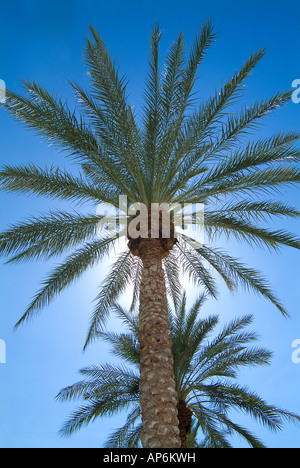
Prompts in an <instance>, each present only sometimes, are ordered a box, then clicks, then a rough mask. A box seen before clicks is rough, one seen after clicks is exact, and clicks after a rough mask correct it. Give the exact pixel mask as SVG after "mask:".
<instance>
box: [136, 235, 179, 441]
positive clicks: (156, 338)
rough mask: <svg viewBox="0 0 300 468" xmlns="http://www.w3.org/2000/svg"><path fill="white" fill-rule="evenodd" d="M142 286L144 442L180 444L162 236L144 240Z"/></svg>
mask: <svg viewBox="0 0 300 468" xmlns="http://www.w3.org/2000/svg"><path fill="white" fill-rule="evenodd" d="M139 256H140V258H141V260H142V262H143V273H142V282H141V289H140V319H139V320H140V324H139V327H140V328H139V330H140V331H139V342H140V353H141V360H140V390H141V400H140V404H141V409H142V424H143V431H142V436H141V438H142V445H143V447H145V448H162V447H163V448H172V447H180V437H179V426H178V424H179V421H178V417H177V413H178V412H177V397H176V388H175V380H174V371H173V356H172V344H171V336H170V327H169V316H168V309H167V292H166V285H165V276H164V271H163V267H162V258H163V257H164V256H165V252H164V249H163V248H162V245H161V242H160V239H143V241H142V242H141V244H140V246H139Z"/></svg>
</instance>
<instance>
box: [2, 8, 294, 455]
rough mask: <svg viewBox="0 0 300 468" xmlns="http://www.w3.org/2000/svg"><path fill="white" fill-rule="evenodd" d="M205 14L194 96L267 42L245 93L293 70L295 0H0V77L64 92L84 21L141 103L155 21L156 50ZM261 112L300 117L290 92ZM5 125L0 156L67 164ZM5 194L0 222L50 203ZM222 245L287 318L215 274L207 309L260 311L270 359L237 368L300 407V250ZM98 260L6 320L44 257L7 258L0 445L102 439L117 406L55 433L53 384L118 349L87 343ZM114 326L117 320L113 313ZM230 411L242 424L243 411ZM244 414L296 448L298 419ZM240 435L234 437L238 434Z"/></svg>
mask: <svg viewBox="0 0 300 468" xmlns="http://www.w3.org/2000/svg"><path fill="white" fill-rule="evenodd" d="M207 18H211V19H212V22H213V24H214V26H215V30H216V32H217V42H216V43H215V44H214V46H213V47H212V48H211V49H210V51H209V53H208V55H207V58H206V60H205V63H204V64H203V66H202V68H201V69H200V79H199V82H198V91H199V96H200V97H201V96H203V97H204V98H205V97H207V96H208V94H209V93H210V92H212V91H214V90H215V87H218V85H219V84H220V83H221V82H222V81H224V80H226V79H227V78H228V77H229V76H231V75H232V74H233V73H234V72H235V71H236V69H237V68H239V67H240V66H241V64H242V63H243V62H244V61H245V60H246V59H247V58H248V56H249V55H250V53H251V52H252V51H254V50H256V49H257V48H261V47H264V46H266V47H267V55H266V56H265V58H264V60H263V62H262V63H261V64H260V65H259V66H258V67H257V69H256V70H255V72H254V74H253V76H251V77H250V79H249V80H248V87H247V95H246V97H245V101H244V102H246V103H247V102H252V101H253V100H255V99H257V98H262V97H264V96H270V95H272V94H273V93H275V92H277V91H279V90H283V89H288V88H290V87H291V83H292V81H293V80H294V79H299V78H300V67H299V50H300V47H299V46H300V36H299V20H300V5H299V2H298V1H297V0H293V1H286V2H282V1H281V0H280V1H279V0H274V1H272V2H270V1H267V0H251V1H244V2H241V1H237V0H231V1H227V2H224V1H220V0H216V1H214V2H209V1H207V2H204V1H199V0H197V1H196V0H185V1H184V2H178V1H177V0H172V1H170V0H160V1H158V0H151V1H150V0H144V1H141V0H139V1H137V0H127V1H116V0H112V1H110V2H104V1H100V0H85V1H78V0H72V1H71V0H65V1H64V0H51V1H46V0H40V1H39V2H36V1H32V0H26V1H24V0H14V1H13V2H2V4H1V29H0V79H3V80H5V82H6V85H7V87H9V88H10V89H12V90H15V91H19V90H20V89H21V88H20V80H22V79H25V78H26V79H29V80H31V79H35V80H36V81H37V82H39V83H40V84H41V85H43V86H45V87H46V88H47V89H48V90H49V91H54V92H57V93H58V94H63V95H66V96H68V94H69V87H68V86H67V85H66V83H65V81H66V80H67V79H71V80H75V81H78V82H80V83H83V84H84V83H86V74H85V68H84V66H83V62H82V46H83V41H84V38H85V36H86V35H87V33H88V26H89V24H90V23H91V24H93V26H94V27H95V28H96V29H97V30H98V31H99V32H100V34H101V36H102V37H103V39H104V40H105V42H106V43H107V45H108V46H109V49H110V51H111V53H112V55H113V56H114V57H116V58H117V60H118V63H119V64H120V67H121V71H122V72H124V73H125V74H127V76H128V79H129V82H130V84H129V91H130V102H131V104H132V105H135V106H136V108H137V110H138V109H139V106H140V104H141V96H142V89H143V85H144V79H145V72H146V68H147V54H148V50H149V49H148V46H149V32H150V29H151V26H152V25H153V23H154V21H158V22H159V23H160V25H161V28H162V30H163V39H162V53H163V52H164V51H165V50H166V48H167V47H168V45H169V44H170V41H172V40H173V39H175V38H176V35H177V33H178V32H179V31H180V30H182V31H183V32H184V33H185V35H186V39H187V42H190V41H191V40H192V38H193V34H194V32H195V30H196V29H198V28H199V27H200V26H201V24H202V22H203V21H204V20H205V19H207ZM265 122H266V123H265V126H264V127H263V129H262V130H261V131H262V133H263V134H264V135H271V134H272V133H273V132H276V131H279V130H290V129H294V130H295V129H299V123H300V104H294V103H292V102H290V103H289V104H288V105H287V106H286V107H285V108H284V109H280V110H279V112H277V113H276V115H274V116H271V117H268V118H267V119H266V121H265ZM0 137H1V145H0V158H1V164H17V163H27V162H36V163H37V164H39V165H43V164H48V165H50V164H52V163H54V164H60V165H61V164H64V163H63V161H62V156H61V155H60V154H58V153H54V152H53V151H52V150H51V148H49V147H48V146H47V145H46V144H45V143H43V142H41V141H40V140H39V139H38V138H37V137H36V135H35V134H34V133H33V132H30V131H27V130H26V129H25V128H24V127H22V126H21V125H20V124H18V123H16V122H15V121H14V120H13V119H12V118H11V117H10V116H8V115H7V114H6V113H5V112H4V111H2V110H1V111H0ZM285 196H286V200H287V201H289V202H290V203H292V204H294V205H296V206H298V207H299V194H298V192H296V191H295V190H289V191H287V193H286V195H285ZM0 197H1V198H0V199H1V207H0V214H1V217H0V228H1V230H2V229H5V228H6V227H7V225H8V224H10V223H15V222H18V221H20V220H22V219H24V218H26V217H28V216H30V215H36V214H39V213H41V212H48V210H49V209H50V208H52V207H53V206H54V205H53V204H50V202H49V201H48V200H47V199H39V200H36V199H34V198H25V197H24V198H23V197H19V196H15V195H12V194H3V193H1V194H0ZM55 206H58V205H55ZM60 206H61V205H59V207H60ZM284 227H286V228H288V229H290V230H291V231H293V232H294V233H299V222H296V221H293V222H288V223H287V222H286V224H285V226H284ZM227 248H228V249H229V250H230V253H232V254H234V255H236V256H237V257H240V258H243V260H244V261H245V262H246V263H248V264H249V265H251V266H253V267H256V268H260V269H261V270H262V271H263V272H264V274H265V275H266V276H267V277H268V278H269V281H270V283H271V284H272V285H273V288H274V289H275V290H276V292H277V295H278V296H279V297H280V298H281V300H282V302H283V303H284V304H285V306H286V307H287V309H288V310H289V312H290V316H291V318H290V319H289V320H286V319H284V318H283V317H282V316H280V315H279V312H278V311H277V310H276V309H275V308H274V307H272V306H271V305H270V304H269V303H268V302H267V301H265V300H263V299H261V298H259V297H257V296H254V295H253V294H249V293H246V292H244V291H239V293H238V294H236V295H234V296H233V295H231V294H229V293H228V291H227V290H226V289H225V287H224V286H223V285H222V284H221V283H220V301H218V302H215V301H211V302H210V303H208V305H207V309H206V313H220V316H221V319H222V323H226V322H227V321H228V320H230V319H232V318H233V317H234V316H236V315H242V314H248V313H254V314H255V322H254V324H253V329H254V330H255V331H257V332H258V333H259V335H260V344H261V345H264V346H266V347H267V348H269V349H270V350H272V351H273V352H274V358H273V361H272V365H271V366H270V367H269V368H264V369H253V370H251V371H247V372H244V373H243V374H242V375H241V378H240V383H242V384H245V385H249V386H251V388H252V389H253V390H254V391H256V392H258V393H259V394H260V395H261V396H262V397H263V398H264V399H265V400H267V401H268V402H269V403H273V404H275V405H277V406H279V407H281V408H284V409H287V410H290V411H294V412H298V414H300V397H299V395H300V392H299V388H300V379H299V375H300V364H295V363H293V362H292V358H291V356H292V352H293V349H292V342H293V341H294V340H296V339H300V326H299V325H300V318H299V299H300V296H299V279H300V277H299V276H300V275H299V257H298V253H297V252H295V251H292V250H290V249H285V248H283V249H282V250H281V252H280V253H279V254H277V255H275V256H274V255H272V256H271V255H270V254H269V253H268V252H261V251H253V250H251V249H250V248H245V247H244V246H241V245H236V244H234V243H233V242H230V243H229V244H228V245H227ZM104 267H105V265H104V266H101V267H100V268H98V269H95V270H92V271H89V272H88V273H87V274H86V275H85V276H84V277H83V280H82V281H81V282H80V283H78V284H76V285H75V286H74V287H71V288H70V289H68V290H67V291H66V292H65V293H63V295H62V296H61V297H60V298H58V299H57V300H55V301H54V302H53V303H52V304H51V306H49V307H48V308H46V309H45V310H43V311H42V313H41V314H40V315H39V316H38V317H37V318H36V319H34V320H33V321H32V322H30V323H29V324H28V325H26V326H24V327H22V328H21V329H19V330H18V331H17V332H13V331H12V329H13V326H14V324H15V322H16V321H17V320H18V318H20V316H21V314H22V313H23V311H24V309H25V307H26V305H27V304H28V302H29V301H30V299H31V297H32V296H33V295H34V294H35V292H36V291H37V289H38V288H39V283H40V281H41V280H42V278H43V277H44V276H45V274H46V273H47V271H48V270H49V269H50V268H51V263H50V262H49V263H47V264H45V263H36V264H32V263H30V264H27V263H24V264H20V265H14V266H13V265H4V261H2V263H1V265H0V284H1V296H0V307H1V312H0V339H2V340H4V341H5V343H6V361H7V362H6V364H0V447H5V448H18V447H26V448H30V447H34V448H37V447H50V448H54V447H87V448H88V447H99V446H101V445H102V443H103V441H104V440H105V438H106V436H107V434H108V433H109V432H110V430H112V428H114V427H117V426H118V425H119V424H120V423H121V422H120V419H119V418H116V419H114V420H108V419H107V420H105V421H100V422H99V421H98V422H96V423H94V424H92V425H90V426H89V427H88V428H86V429H83V430H82V431H80V432H79V433H78V434H76V435H75V436H73V437H72V438H70V439H61V438H59V436H58V430H59V428H60V427H61V425H62V424H63V422H64V420H65V418H66V416H67V415H68V414H69V413H70V411H71V410H72V408H73V406H72V405H69V404H63V405H62V404H59V403H57V402H56V401H55V400H54V397H55V395H56V394H57V392H58V391H59V390H60V389H61V388H62V387H64V386H67V385H70V384H72V383H74V382H75V381H76V380H78V379H79V375H78V373H77V371H78V370H79V369H80V368H81V367H84V366H87V365H91V364H98V363H101V362H104V361H113V359H112V357H111V356H110V355H109V353H108V349H107V348H106V346H105V345H104V344H103V343H95V344H93V345H92V346H91V347H90V348H88V350H87V351H86V352H85V353H84V354H83V353H82V346H83V343H84V340H85V337H86V331H87V328H88V323H89V314H90V312H91V310H92V305H91V302H92V300H93V298H94V297H95V295H96V291H97V285H98V284H99V282H100V281H101V278H103V273H104V271H105V268H104ZM193 293H195V291H193V290H192V291H191V296H193ZM113 326H115V327H117V326H119V325H118V324H117V323H115V322H113ZM237 420H239V421H242V423H243V424H244V425H246V422H245V420H244V419H243V416H238V419H237ZM247 424H248V426H249V427H250V428H251V429H252V430H253V431H255V433H256V434H257V435H258V436H259V437H261V438H262V439H263V440H264V441H265V443H266V444H267V445H268V446H269V447H283V448H284V447H290V448H300V429H299V428H296V427H295V426H292V425H286V427H285V429H284V431H283V432H281V433H279V434H272V433H269V432H268V431H267V430H265V429H261V428H260V427H258V426H257V425H256V424H252V423H251V422H250V423H249V420H247ZM236 444H237V446H240V441H237V442H236Z"/></svg>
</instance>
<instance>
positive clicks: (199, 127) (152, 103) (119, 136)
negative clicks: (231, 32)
mask: <svg viewBox="0 0 300 468" xmlns="http://www.w3.org/2000/svg"><path fill="white" fill-rule="evenodd" d="M90 29H91V35H92V37H91V38H90V37H89V38H87V39H86V43H85V61H86V64H87V67H88V76H89V79H90V89H89V90H88V91H85V90H84V89H82V87H81V86H80V85H79V84H76V83H70V85H71V87H72V90H73V91H74V93H75V96H76V98H77V99H78V102H79V107H76V108H75V109H74V110H73V109H71V108H70V107H69V105H68V103H67V102H65V101H64V100H63V99H62V98H59V97H57V96H54V95H52V94H51V93H49V92H48V91H47V90H46V89H44V88H43V87H42V86H40V85H39V84H38V83H36V82H34V81H33V82H28V81H25V82H24V85H25V90H26V93H24V95H20V94H17V93H15V92H13V91H10V90H7V92H6V102H5V103H4V104H3V106H4V107H5V108H6V109H7V110H8V111H9V112H10V113H11V114H12V115H13V116H14V117H15V118H16V119H17V120H20V121H21V122H23V123H25V125H26V126H27V127H29V128H31V129H33V130H35V131H37V133H38V134H41V135H42V136H43V137H44V138H45V139H46V140H47V141H48V142H50V143H51V144H52V145H53V146H54V148H56V149H58V150H61V151H62V150H63V151H65V152H66V155H67V156H69V157H71V158H73V159H74V160H75V161H76V162H77V163H78V171H76V172H75V171H74V170H71V169H70V170H66V169H65V168H62V167H54V166H51V167H49V168H42V167H38V166H37V165H33V164H28V165H20V166H5V167H3V168H2V170H1V171H0V185H1V188H2V190H7V191H10V192H18V193H19V192H20V193H25V194H28V193H29V194H34V195H39V196H46V197H50V198H53V199H62V200H64V201H69V202H77V203H82V202H85V203H87V205H85V211H84V212H78V211H77V209H76V210H71V208H70V210H69V211H62V210H58V211H56V212H51V213H48V214H45V215H44V216H39V217H33V218H31V219H29V220H28V221H26V222H22V223H19V224H16V225H13V226H11V227H10V228H8V229H7V230H6V231H5V232H3V233H2V234H1V236H0V253H1V254H3V255H8V256H10V257H9V261H10V262H16V261H21V260H27V259H30V260H36V259H39V258H47V259H49V258H50V259H51V258H55V257H57V256H64V258H63V261H62V262H61V264H59V265H58V266H56V267H55V268H54V269H53V271H51V272H50V274H49V276H48V277H47V278H46V279H45V280H44V281H43V283H42V287H41V289H40V291H39V292H38V293H37V294H36V296H35V297H34V298H33V300H32V301H31V303H30V304H29V306H28V307H27V309H26V311H25V313H24V314H23V315H22V317H21V318H20V320H19V321H18V322H17V324H16V327H18V326H19V325H20V324H22V323H24V322H25V321H27V320H28V319H29V318H31V317H32V316H33V315H34V314H35V313H36V312H38V311H39V310H40V309H41V308H42V307H43V306H45V305H47V304H48V303H49V302H50V301H51V300H52V298H53V297H54V296H55V295H57V294H58V293H60V292H61V291H62V290H63V289H64V288H66V287H67V286H69V285H70V284H72V283H73V282H74V281H75V280H77V279H78V278H79V277H80V276H81V275H82V274H83V273H84V272H85V271H86V270H87V269H88V268H89V267H91V266H94V265H96V264H97V263H99V262H101V261H102V259H103V258H104V257H105V256H106V255H109V254H110V253H111V252H112V250H113V248H114V247H115V246H116V244H117V243H118V241H119V239H120V238H122V237H123V238H125V237H127V238H128V246H126V248H125V250H124V249H123V251H122V252H121V253H120V255H118V257H117V259H116V261H115V262H113V264H112V266H111V270H110V272H109V274H108V275H107V277H106V278H105V280H104V281H103V282H102V284H101V285H100V290H99V293H98V295H97V298H96V305H95V308H94V310H93V313H92V316H91V323H90V328H89V332H88V336H87V340H86V343H85V346H87V345H88V343H90V342H91V341H92V340H93V339H94V338H95V336H96V334H97V331H98V330H99V329H101V327H103V326H104V323H105V320H106V318H107V316H108V314H109V311H110V307H111V305H112V303H113V302H114V301H115V300H116V299H117V297H118V295H119V294H120V293H122V292H124V291H125V290H126V287H127V286H128V285H129V284H133V287H134V289H133V304H136V301H137V300H139V302H140V326H139V330H140V336H139V340H140V349H141V359H140V365H141V382H140V386H141V407H142V414H143V436H142V438H143V445H144V446H145V447H156V446H161V444H163V445H164V447H173V446H175V447H176V446H178V445H179V443H180V441H179V434H178V420H177V409H176V405H177V402H176V391H175V383H174V375H173V360H172V352H171V341H170V331H169V322H168V313H167V294H168V293H169V294H171V297H172V299H173V300H174V301H175V303H177V302H178V300H179V297H180V294H181V292H182V289H181V285H180V273H181V271H182V270H183V272H184V273H188V274H189V275H190V276H191V277H192V278H193V279H194V280H195V282H196V284H200V285H202V286H204V288H205V289H206V290H207V291H208V292H209V293H210V294H211V295H213V296H216V294H217V288H216V283H215V279H214V275H213V274H212V273H211V269H210V267H212V269H213V271H215V272H217V273H218V274H219V275H220V276H221V278H222V279H223V280H224V281H225V283H226V284H227V286H228V287H229V288H230V289H232V290H233V289H234V288H235V287H236V286H237V285H243V286H245V287H246V288H250V289H253V290H254V291H256V292H258V293H260V294H262V295H263V296H265V297H266V298H267V299H269V300H270V301H271V302H272V303H273V304H274V305H275V306H276V307H277V308H278V309H279V310H280V311H281V312H282V313H283V314H286V313H287V312H286V310H285V309H284V307H283V305H282V304H281V303H280V301H279V300H278V299H277V298H276V296H275V295H274V293H273V292H272V290H271V288H270V286H269V285H268V283H267V281H266V280H265V279H264V278H263V277H262V276H261V274H260V273H259V272H258V271H256V270H255V269H253V268H249V267H247V266H245V265H244V264H242V263H241V262H240V261H239V260H237V259H236V258H234V257H232V256H230V255H229V254H228V253H227V252H224V251H222V250H220V249H219V248H217V247H214V246H213V245H212V240H213V239H215V236H216V235H223V234H225V235H226V236H234V237H236V238H237V239H238V240H243V241H247V242H249V243H250V244H251V245H260V246H267V247H268V248H270V249H275V250H276V249H278V248H279V247H280V246H285V245H287V246H290V247H294V248H297V249H298V248H299V241H298V240H297V239H296V238H295V237H294V236H293V235H291V234H290V233H288V232H287V231H285V230H276V231H274V230H273V231H272V230H269V229H267V228H266V227H262V226H261V225H260V222H261V221H266V219H267V217H275V216H285V217H296V216H298V215H299V213H298V211H296V210H295V209H294V208H293V207H291V206H288V205H287V204H286V203H282V202H281V201H280V200H274V198H273V195H274V194H273V191H274V189H280V188H282V187H285V186H287V185H292V184H294V183H296V182H298V181H299V170H298V168H297V166H296V163H297V162H298V160H299V150H298V149H297V148H296V146H295V143H296V142H297V141H298V139H299V134H297V133H296V132H292V131H291V132H287V133H283V132H281V133H278V134H276V135H273V136H271V137H270V138H267V139H264V138H260V139H256V140H251V139H250V138H249V131H250V130H252V129H253V128H255V126H256V125H257V123H258V122H259V121H260V119H261V118H262V117H264V116H265V115H266V114H268V113H270V112H272V111H274V110H275V109H277V108H278V107H280V106H283V105H284V104H285V103H287V102H288V101H289V99H290V97H291V92H292V91H287V92H279V93H277V94H276V95H274V96H271V97H270V98H267V99H262V100H260V101H257V102H255V103H254V104H253V105H251V106H250V107H247V108H245V109H241V110H239V111H234V113H232V112H230V113H229V112H227V108H228V107H229V105H232V104H233V103H236V101H237V98H238V97H239V95H240V91H241V89H242V87H243V86H244V81H245V79H246V78H247V77H248V75H249V74H250V73H251V72H252V70H253V69H254V67H255V66H256V65H257V64H258V63H259V62H260V60H261V59H262V57H263V55H264V50H259V51H256V52H255V53H253V54H252V55H251V56H250V57H249V59H248V60H247V61H246V62H245V63H244V64H243V65H242V67H241V68H240V70H239V71H237V72H236V73H234V75H233V76H232V77H231V78H230V79H229V80H228V81H226V82H225V83H224V84H223V85H222V86H221V87H220V89H219V91H218V92H216V93H215V94H214V95H213V96H212V97H209V98H208V99H207V100H206V101H205V102H202V103H200V105H199V106H196V104H195V96H194V93H193V90H194V85H195V82H196V77H197V69H198V66H199V64H200V63H201V62H202V60H203V58H204V56H205V54H206V52H207V49H208V48H209V47H210V46H211V44H212V42H213V41H214V39H215V34H214V32H213V27H212V25H211V23H210V21H207V22H205V23H204V24H203V26H202V28H201V30H200V31H199V32H198V33H196V35H195V39H194V42H193V44H192V45H191V47H190V50H189V51H187V49H186V46H185V41H184V36H183V34H182V33H180V34H179V35H178V38H177V40H176V41H175V42H174V43H172V44H171V46H170V49H169V52H168V54H167V56H166V60H165V68H164V72H163V73H162V72H161V69H160V61H159V42H160V37H161V33H160V30H159V27H158V26H157V25H155V26H154V27H153V30H152V34H151V47H150V49H151V50H150V59H149V73H148V77H147V82H146V87H145V92H144V98H145V103H144V107H143V109H142V113H141V116H140V117H137V116H136V115H135V114H134V111H133V108H132V107H131V106H130V105H129V104H128V96H127V81H126V77H124V76H121V75H120V73H119V70H118V67H117V66H116V64H115V62H114V61H113V60H112V58H111V56H110V54H109V53H108V51H107V48H106V46H105V44H104V42H103V40H102V39H101V37H100V35H99V34H98V33H97V32H96V31H95V30H94V29H93V27H90ZM271 193H272V198H268V196H269V195H270V194H271ZM120 197H121V198H120ZM124 199H125V202H124ZM120 200H121V201H122V203H121V201H120ZM104 203H106V205H108V206H109V207H115V208H116V211H117V213H118V215H119V216H118V219H117V221H116V222H114V220H113V219H112V220H111V221H112V222H111V223H110V222H107V217H106V216H103V213H102V214H99V212H98V214H97V212H95V207H96V206H98V205H99V204H100V206H102V205H103V204H104ZM136 203H139V204H140V206H141V208H142V206H143V207H146V209H147V210H148V211H149V213H148V214H149V216H150V217H151V220H152V218H153V216H152V214H153V212H154V211H155V208H157V204H159V206H160V205H161V204H165V205H167V207H169V208H170V209H169V213H168V214H169V215H170V216H169V221H168V226H167V228H169V234H168V235H167V236H166V235H165V232H167V231H168V229H166V225H165V224H166V223H164V225H163V222H162V221H160V219H161V220H162V219H163V216H162V213H161V216H160V218H158V221H157V223H156V228H155V229H156V230H155V232H156V233H157V236H156V237H154V236H152V237H151V236H150V234H149V231H148V229H147V228H146V230H145V228H143V229H142V225H143V227H144V226H145V219H144V220H143V216H140V215H141V212H142V211H143V210H142V209H141V210H140V212H139V211H138V210H137V209H136V210H135V211H134V209H133V208H134V207H135V206H136V205H135V204H136ZM195 203H198V204H203V205H205V230H206V234H207V241H206V243H205V244H204V243H201V244H200V245H199V243H198V244H196V245H195V243H193V239H192V238H191V236H189V235H188V234H187V232H186V231H185V232H182V233H181V235H180V236H179V235H178V232H177V230H176V229H175V227H176V226H175V225H174V224H175V223H174V215H175V214H176V210H175V209H174V210H172V209H171V208H172V207H174V206H178V205H179V206H184V204H189V205H191V204H195ZM132 207H133V208H132ZM149 208H150V209H149ZM91 210H92V211H91ZM152 210H153V211H152ZM124 212H125V213H124ZM170 212H171V214H173V217H172V216H171V214H170ZM91 213H92V214H91ZM177 214H178V213H177ZM193 216H194V214H192V215H191V222H193ZM108 218H109V217H108ZM196 218H197V216H196ZM104 220H105V227H103V223H104ZM146 221H147V220H146ZM99 222H100V223H101V227H102V229H99ZM154 224H155V223H154ZM131 225H133V226H135V227H136V231H137V232H140V235H138V236H137V237H136V236H135V235H133V234H132V230H130V229H129V227H130V226H131ZM154 227H155V226H154ZM145 231H146V232H145ZM151 232H152V231H151Z"/></svg>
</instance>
